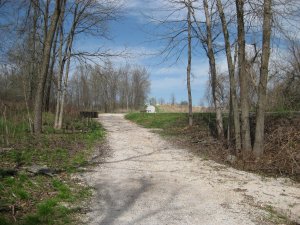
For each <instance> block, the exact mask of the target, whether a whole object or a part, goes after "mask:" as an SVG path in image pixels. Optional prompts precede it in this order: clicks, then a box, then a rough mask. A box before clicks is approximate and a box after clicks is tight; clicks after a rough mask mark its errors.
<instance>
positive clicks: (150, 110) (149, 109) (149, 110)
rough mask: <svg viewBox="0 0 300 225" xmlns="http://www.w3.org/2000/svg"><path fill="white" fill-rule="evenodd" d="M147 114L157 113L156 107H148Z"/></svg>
mask: <svg viewBox="0 0 300 225" xmlns="http://www.w3.org/2000/svg"><path fill="white" fill-rule="evenodd" d="M146 112H147V113H155V107H154V106H153V105H147V108H146Z"/></svg>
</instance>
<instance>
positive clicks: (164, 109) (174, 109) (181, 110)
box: [157, 104, 208, 113]
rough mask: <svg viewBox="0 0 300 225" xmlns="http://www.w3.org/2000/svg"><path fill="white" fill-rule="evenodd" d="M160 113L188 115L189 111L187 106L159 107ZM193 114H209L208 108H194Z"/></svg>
mask: <svg viewBox="0 0 300 225" xmlns="http://www.w3.org/2000/svg"><path fill="white" fill-rule="evenodd" d="M157 108H158V111H159V112H169V113H187V112H188V111H189V109H188V106H187V105H168V104H165V105H159V106H157ZM193 112H195V113H197V112H208V108H206V107H202V106H193Z"/></svg>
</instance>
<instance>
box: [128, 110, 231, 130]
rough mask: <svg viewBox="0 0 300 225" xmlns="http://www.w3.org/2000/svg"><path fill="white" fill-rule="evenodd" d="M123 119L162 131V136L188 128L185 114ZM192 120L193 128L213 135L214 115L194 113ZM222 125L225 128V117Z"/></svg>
mask: <svg viewBox="0 0 300 225" xmlns="http://www.w3.org/2000/svg"><path fill="white" fill-rule="evenodd" d="M125 118H126V119H128V120H131V121H133V122H135V123H137V124H139V125H142V126H143V127H146V128H158V129H162V134H163V135H178V134H179V133H180V132H181V131H182V129H185V128H187V127H188V114H187V113H152V114H151V113H129V114H127V115H126V116H125ZM193 119H194V127H197V128H200V127H201V129H202V130H203V129H204V130H206V131H207V132H209V133H211V134H212V135H214V134H215V132H216V131H215V114H214V113H194V114H193ZM224 123H225V127H226V123H227V118H226V117H225V119H224Z"/></svg>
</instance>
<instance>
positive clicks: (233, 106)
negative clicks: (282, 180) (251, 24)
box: [217, 0, 241, 151]
mask: <svg viewBox="0 0 300 225" xmlns="http://www.w3.org/2000/svg"><path fill="white" fill-rule="evenodd" d="M217 8H218V12H219V16H220V20H221V22H222V29H223V36H224V42H225V51H226V57H227V66H228V74H229V82H230V105H229V107H230V115H231V114H232V115H233V123H234V137H235V149H236V151H239V150H240V149H241V134H240V113H239V110H238V99H237V94H236V80H235V65H234V64H235V63H234V62H233V59H232V55H231V45H230V37H229V32H228V27H227V21H226V17H225V14H224V10H223V5H222V2H221V0H217ZM235 46H236V47H235V50H237V45H235ZM235 52H236V51H235ZM229 125H230V121H229ZM228 132H230V129H228ZM229 136H230V135H229Z"/></svg>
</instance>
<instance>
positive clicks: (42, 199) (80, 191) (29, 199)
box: [0, 113, 105, 225]
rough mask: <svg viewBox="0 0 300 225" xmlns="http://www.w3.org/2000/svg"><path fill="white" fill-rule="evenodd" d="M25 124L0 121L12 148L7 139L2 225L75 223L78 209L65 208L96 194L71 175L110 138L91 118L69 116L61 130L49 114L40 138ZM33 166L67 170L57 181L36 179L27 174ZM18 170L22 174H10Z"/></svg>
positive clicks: (0, 186) (0, 191) (2, 157)
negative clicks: (77, 182)
mask: <svg viewBox="0 0 300 225" xmlns="http://www.w3.org/2000/svg"><path fill="white" fill-rule="evenodd" d="M24 118H25V117H24ZM25 120H26V119H22V118H21V119H18V118H17V119H16V118H13V117H8V118H7V120H6V121H4V119H3V118H0V131H3V130H4V129H6V127H8V133H9V135H8V141H9V145H8V146H7V143H6V140H5V139H4V138H3V136H2V142H1V141H0V147H1V148H9V150H6V151H3V152H1V153H0V162H1V163H0V175H1V176H0V196H1V197H0V225H2V224H4V225H5V224H16V225H38V224H46V225H47V224H49V225H50V224H51V225H52V224H53V225H54V224H55V225H60V224H75V223H76V221H74V219H72V218H73V216H72V215H73V214H74V210H73V209H71V207H67V206H66V204H67V205H72V204H75V203H77V202H80V201H82V200H83V199H85V198H87V197H89V196H91V190H90V189H89V188H87V187H85V186H82V185H78V184H76V183H75V182H73V181H72V180H71V173H72V172H75V171H77V168H78V167H79V166H82V165H85V164H87V162H88V159H89V157H90V156H91V154H92V153H93V146H94V145H95V143H96V142H98V141H101V140H102V139H103V138H104V136H105V132H104V129H103V128H102V127H101V125H100V124H99V123H98V122H96V121H94V120H91V119H81V118H70V117H67V118H66V119H65V122H64V128H63V129H62V130H61V131H57V130H55V129H53V124H54V123H53V121H54V115H53V114H50V113H47V114H44V116H43V134H41V135H38V136H35V135H32V134H31V133H30V129H29V127H28V124H27V123H26V121H25ZM32 165H39V166H47V167H48V168H52V169H56V170H58V171H62V172H61V173H60V174H58V175H57V176H55V177H50V176H43V175H35V176H33V175H32V174H30V173H29V172H27V171H26V170H25V168H27V167H30V166H32ZM22 168H24V169H22ZM14 170H18V173H17V174H13V173H12V174H10V173H11V171H12V172H13V171H14ZM13 212H14V214H13ZM15 220H16V222H15Z"/></svg>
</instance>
